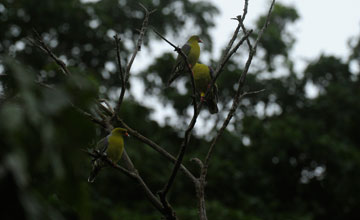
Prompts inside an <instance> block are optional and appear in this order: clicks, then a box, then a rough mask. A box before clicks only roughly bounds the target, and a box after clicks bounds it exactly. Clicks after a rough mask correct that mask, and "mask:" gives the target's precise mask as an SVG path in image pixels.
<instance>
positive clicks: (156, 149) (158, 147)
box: [118, 118, 196, 182]
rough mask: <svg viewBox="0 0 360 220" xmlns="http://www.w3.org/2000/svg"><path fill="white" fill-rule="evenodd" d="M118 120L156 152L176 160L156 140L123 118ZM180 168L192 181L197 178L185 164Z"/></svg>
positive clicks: (172, 160) (173, 160)
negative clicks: (144, 134) (132, 126)
mask: <svg viewBox="0 0 360 220" xmlns="http://www.w3.org/2000/svg"><path fill="white" fill-rule="evenodd" d="M118 121H119V122H120V123H121V125H122V126H123V127H124V128H126V130H127V131H128V132H129V134H130V135H131V136H134V137H135V138H136V139H138V140H139V141H141V142H143V143H144V144H147V145H148V146H150V147H151V148H152V149H154V150H155V151H156V152H158V153H160V154H161V155H163V156H164V157H165V158H167V159H168V160H169V161H171V162H173V163H175V162H176V158H175V157H174V156H172V155H171V154H170V153H169V152H167V151H166V150H164V148H162V147H161V146H159V145H158V144H156V143H155V142H153V141H152V140H150V139H149V138H147V137H145V136H143V135H141V134H140V133H139V132H138V131H136V130H134V129H132V128H131V127H130V126H128V125H127V124H126V123H125V122H124V121H123V120H122V119H120V118H118ZM180 169H181V170H182V171H183V172H184V173H185V174H186V176H188V177H189V178H190V180H191V181H193V182H194V181H195V179H196V178H195V176H194V175H193V174H192V173H191V172H190V171H189V170H188V169H187V168H186V167H185V166H184V165H182V164H181V166H180Z"/></svg>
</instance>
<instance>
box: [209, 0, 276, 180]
mask: <svg viewBox="0 0 360 220" xmlns="http://www.w3.org/2000/svg"><path fill="white" fill-rule="evenodd" d="M274 3H275V0H273V1H272V3H271V6H270V9H269V12H268V14H267V17H266V21H265V24H264V26H263V27H262V29H261V30H260V33H259V35H258V38H257V39H256V42H255V44H254V47H252V48H250V50H249V56H248V59H247V61H246V64H245V68H244V71H243V73H242V74H241V76H240V78H239V80H238V88H237V91H236V94H235V96H234V98H233V104H232V106H231V109H230V111H229V113H228V115H227V117H226V119H225V121H224V123H223V125H222V127H221V128H220V130H219V131H218V134H217V135H216V137H215V138H214V139H213V141H212V142H211V145H210V148H209V151H208V153H207V155H206V158H205V163H204V170H203V173H202V175H204V176H206V173H207V169H208V165H209V160H210V158H211V155H212V152H213V149H214V146H215V144H216V142H217V140H218V139H219V137H220V136H221V135H222V133H223V132H224V130H225V128H226V127H227V125H228V124H229V122H230V120H231V118H232V117H233V115H234V113H235V111H236V109H237V107H238V106H239V101H240V99H241V97H242V96H243V95H245V94H249V93H243V94H241V91H242V88H243V85H244V83H245V78H246V75H247V73H248V71H249V68H250V65H251V61H252V58H253V56H254V54H255V51H256V47H257V45H258V42H259V40H260V38H261V36H262V34H263V32H264V30H265V29H266V27H267V26H268V24H269V20H270V14H271V11H272V8H273V6H274Z"/></svg>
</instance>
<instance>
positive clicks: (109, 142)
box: [88, 128, 129, 183]
mask: <svg viewBox="0 0 360 220" xmlns="http://www.w3.org/2000/svg"><path fill="white" fill-rule="evenodd" d="M124 136H129V134H128V133H127V130H126V129H124V128H114V129H113V130H112V131H111V133H110V134H109V135H108V136H106V137H105V138H103V139H101V140H100V141H99V142H98V144H97V147H96V148H97V149H98V150H99V151H100V153H101V154H105V155H106V156H107V157H108V158H110V159H111V160H112V162H114V163H117V162H119V160H120V159H121V156H122V154H123V152H124V138H123V137H124ZM104 166H106V163H105V162H104V161H103V160H102V158H97V159H95V160H94V161H93V163H92V171H91V173H90V176H89V178H88V182H90V183H92V182H94V180H95V177H96V175H97V174H98V173H99V171H100V170H101V168H103V167H104Z"/></svg>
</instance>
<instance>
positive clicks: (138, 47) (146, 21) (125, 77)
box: [113, 3, 155, 118]
mask: <svg viewBox="0 0 360 220" xmlns="http://www.w3.org/2000/svg"><path fill="white" fill-rule="evenodd" d="M139 5H140V7H142V8H143V9H144V11H145V18H144V20H143V23H142V26H141V29H140V35H139V38H138V40H137V43H136V45H135V49H134V52H133V54H132V56H131V58H130V61H129V63H128V64H127V66H126V70H125V72H124V73H122V72H121V77H122V82H121V84H122V85H121V92H120V96H119V100H118V102H117V104H116V107H115V114H114V116H113V118H115V115H117V114H118V113H119V111H120V106H121V103H122V101H123V99H124V95H125V90H126V84H127V83H128V81H129V77H130V70H131V67H132V64H133V63H134V60H135V58H136V55H137V53H138V51H140V50H141V45H142V42H143V38H144V36H145V32H146V30H147V27H148V24H149V17H150V15H151V14H152V13H154V12H155V10H152V11H149V10H148V9H147V8H146V7H145V6H143V5H142V4H141V3H139ZM118 42H119V40H117V39H115V43H116V51H117V59H118V65H119V68H120V69H121V60H120V53H119V45H118ZM120 71H122V70H120Z"/></svg>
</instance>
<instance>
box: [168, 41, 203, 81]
mask: <svg viewBox="0 0 360 220" xmlns="http://www.w3.org/2000/svg"><path fill="white" fill-rule="evenodd" d="M199 43H202V41H201V39H200V37H199V36H197V35H193V36H191V37H190V38H189V40H188V41H187V42H186V44H184V45H183V46H182V47H181V50H182V51H183V52H184V54H185V55H186V56H187V59H188V61H189V64H190V69H191V68H192V67H193V66H194V65H195V64H196V62H197V61H198V60H199V56H200V46H199ZM187 70H188V68H187V67H186V61H185V59H184V58H183V56H181V55H180V54H178V56H177V58H176V61H175V65H174V67H173V69H172V71H171V76H170V78H169V81H168V83H167V86H170V84H171V83H172V82H173V81H174V80H175V79H176V78H177V77H179V76H180V75H181V74H182V73H185V72H187Z"/></svg>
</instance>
